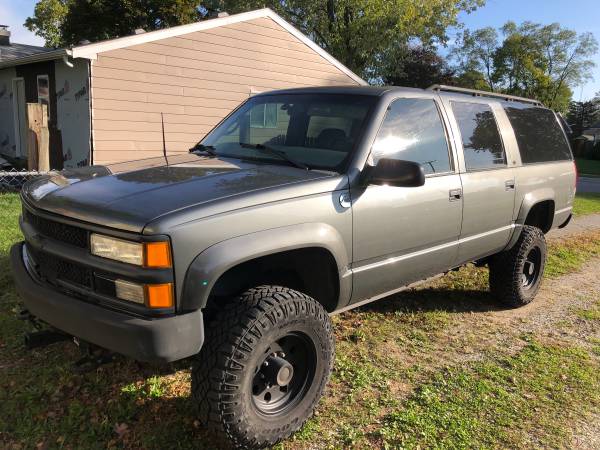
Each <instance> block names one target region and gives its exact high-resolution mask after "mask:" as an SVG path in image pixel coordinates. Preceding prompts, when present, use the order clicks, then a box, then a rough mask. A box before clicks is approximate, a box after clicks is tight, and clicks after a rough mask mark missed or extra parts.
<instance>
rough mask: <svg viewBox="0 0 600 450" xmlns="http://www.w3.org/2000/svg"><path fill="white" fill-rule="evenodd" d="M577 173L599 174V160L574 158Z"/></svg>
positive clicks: (583, 174)
mask: <svg viewBox="0 0 600 450" xmlns="http://www.w3.org/2000/svg"><path fill="white" fill-rule="evenodd" d="M575 164H576V165H577V173H579V175H580V176H585V175H592V176H600V161H598V160H594V159H576V160H575Z"/></svg>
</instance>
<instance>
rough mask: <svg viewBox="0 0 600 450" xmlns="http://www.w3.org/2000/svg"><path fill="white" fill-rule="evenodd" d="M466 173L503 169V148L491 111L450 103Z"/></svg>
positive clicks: (478, 104)
mask: <svg viewBox="0 0 600 450" xmlns="http://www.w3.org/2000/svg"><path fill="white" fill-rule="evenodd" d="M452 111H453V112H454V116H455V117H456V121H457V122H458V128H459V129H460V135H461V138H462V144H463V150H464V153H465V164H466V166H467V170H478V169H490V168H494V167H498V166H505V165H506V156H505V155H504V148H503V147H502V141H501V140H500V134H499V133H498V126H497V125H496V119H495V118H494V113H493V112H492V109H491V108H490V107H489V106H488V105H485V104H483V103H463V102H452Z"/></svg>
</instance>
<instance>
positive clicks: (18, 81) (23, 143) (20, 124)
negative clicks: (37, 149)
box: [12, 78, 27, 158]
mask: <svg viewBox="0 0 600 450" xmlns="http://www.w3.org/2000/svg"><path fill="white" fill-rule="evenodd" d="M12 91H13V117H14V124H15V143H16V144H17V146H16V154H15V156H16V157H17V158H19V157H21V158H26V157H27V110H26V108H27V105H26V104H25V81H24V80H23V78H14V79H13V80H12Z"/></svg>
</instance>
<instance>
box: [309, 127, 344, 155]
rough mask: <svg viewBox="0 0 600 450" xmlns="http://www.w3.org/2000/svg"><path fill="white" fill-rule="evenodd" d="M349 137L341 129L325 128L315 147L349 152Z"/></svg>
mask: <svg viewBox="0 0 600 450" xmlns="http://www.w3.org/2000/svg"><path fill="white" fill-rule="evenodd" d="M347 144H348V137H347V136H346V133H345V132H344V130H341V129H339V128H324V129H323V130H321V132H320V133H319V135H318V136H317V139H316V140H315V147H319V148H327V149H330V150H337V151H347V150H348V149H347V148H346V147H347Z"/></svg>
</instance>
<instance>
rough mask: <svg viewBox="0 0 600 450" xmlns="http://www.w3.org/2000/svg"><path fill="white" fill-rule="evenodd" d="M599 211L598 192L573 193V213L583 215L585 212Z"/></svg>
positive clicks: (599, 196) (595, 212)
mask: <svg viewBox="0 0 600 450" xmlns="http://www.w3.org/2000/svg"><path fill="white" fill-rule="evenodd" d="M597 213H600V194H598V193H591V192H584V193H579V194H577V195H575V201H574V202H573V214H575V215H576V216H584V215H586V214H597Z"/></svg>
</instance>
